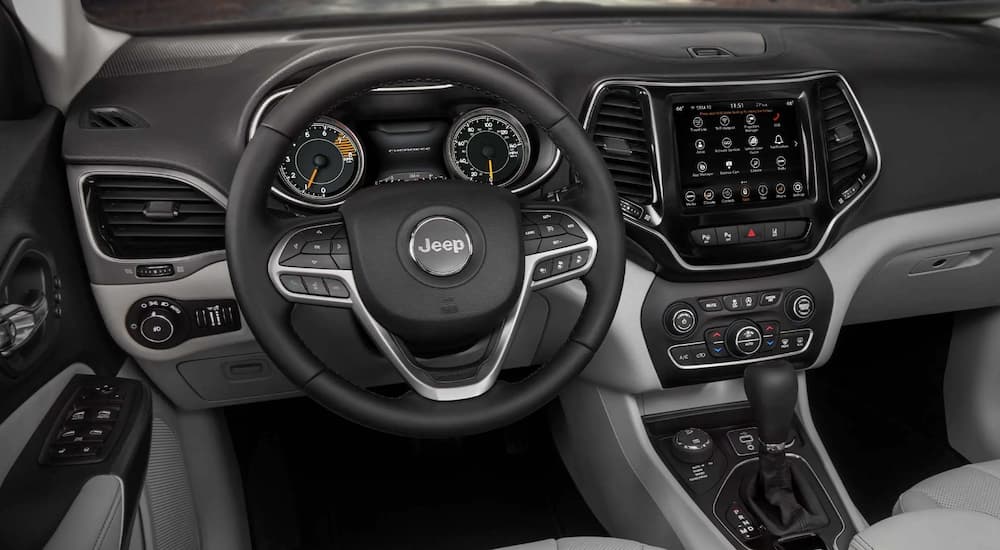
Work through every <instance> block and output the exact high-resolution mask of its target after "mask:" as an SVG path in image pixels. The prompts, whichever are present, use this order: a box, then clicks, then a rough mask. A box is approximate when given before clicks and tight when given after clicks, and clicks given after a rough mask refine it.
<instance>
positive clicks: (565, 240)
mask: <svg viewBox="0 0 1000 550" xmlns="http://www.w3.org/2000/svg"><path fill="white" fill-rule="evenodd" d="M585 240H586V239H583V238H581V237H577V236H576V235H559V236H557V237H547V238H544V239H542V242H541V243H540V244H539V245H538V251H539V252H548V251H550V250H556V249H559V248H565V247H567V246H572V245H574V244H580V243H582V242H584V241H585Z"/></svg>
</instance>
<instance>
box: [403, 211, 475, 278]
mask: <svg viewBox="0 0 1000 550" xmlns="http://www.w3.org/2000/svg"><path fill="white" fill-rule="evenodd" d="M437 220H443V221H447V222H451V223H453V224H455V225H457V226H459V227H461V228H462V233H465V246H468V247H469V255H468V256H466V257H465V261H464V262H462V265H461V266H460V267H458V268H457V269H452V270H450V271H442V272H436V271H433V270H431V269H430V268H428V267H426V266H425V265H424V263H423V262H421V261H420V260H418V259H417V251H416V250H414V248H416V247H415V246H414V245H415V244H416V241H415V240H414V239H415V238H416V236H417V231H420V228H421V227H423V226H424V225H426V224H427V223H430V222H432V221H437ZM475 252H476V251H475V249H474V248H473V246H472V238H471V237H469V230H468V229H466V228H465V226H464V225H462V224H460V223H458V221H457V220H453V219H451V218H449V217H448V216H431V217H429V218H425V219H423V220H421V222H420V223H418V224H417V226H416V227H414V228H413V231H412V232H411V233H410V259H411V260H413V263H415V264H417V267H419V268H420V269H422V270H423V271H424V272H425V273H427V274H428V275H433V276H434V277H447V276H449V275H454V274H456V273H458V272H459V271H462V270H463V269H465V266H467V265H469V260H471V259H472V255H473V254H475Z"/></svg>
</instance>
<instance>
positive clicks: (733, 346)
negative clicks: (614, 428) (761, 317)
mask: <svg viewBox="0 0 1000 550" xmlns="http://www.w3.org/2000/svg"><path fill="white" fill-rule="evenodd" d="M763 339H764V336H763V334H761V332H760V327H758V326H757V324H756V323H754V322H753V321H747V320H746V319H743V320H740V321H736V322H735V323H733V324H731V325H729V329H727V330H726V349H727V350H729V353H730V354H731V355H733V356H735V357H747V356H750V355H753V354H755V353H757V351H758V350H760V346H761V342H762V341H763Z"/></svg>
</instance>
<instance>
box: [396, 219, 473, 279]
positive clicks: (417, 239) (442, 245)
mask: <svg viewBox="0 0 1000 550" xmlns="http://www.w3.org/2000/svg"><path fill="white" fill-rule="evenodd" d="M410 257H411V258H413V261H414V262H416V264H417V265H418V266H420V269H422V270H424V272H425V273H428V274H430V275H434V276H435V277H447V276H449V275H454V274H456V273H458V272H459V271H462V269H463V268H465V265H466V264H468V263H469V259H470V258H472V240H471V239H469V232H468V231H466V230H465V227H463V226H462V224H460V223H458V222H457V221H455V220H453V219H451V218H446V217H444V216H434V217H431V218H427V219H425V220H423V221H421V222H420V223H419V224H417V227H416V228H415V229H414V230H413V233H412V234H411V235H410Z"/></svg>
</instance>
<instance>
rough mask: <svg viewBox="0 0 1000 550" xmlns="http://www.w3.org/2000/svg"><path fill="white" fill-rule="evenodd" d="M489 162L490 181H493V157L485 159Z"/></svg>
mask: <svg viewBox="0 0 1000 550" xmlns="http://www.w3.org/2000/svg"><path fill="white" fill-rule="evenodd" d="M487 162H489V163H490V183H493V159H487Z"/></svg>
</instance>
